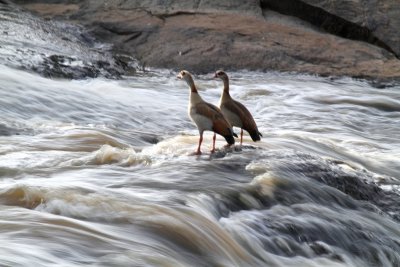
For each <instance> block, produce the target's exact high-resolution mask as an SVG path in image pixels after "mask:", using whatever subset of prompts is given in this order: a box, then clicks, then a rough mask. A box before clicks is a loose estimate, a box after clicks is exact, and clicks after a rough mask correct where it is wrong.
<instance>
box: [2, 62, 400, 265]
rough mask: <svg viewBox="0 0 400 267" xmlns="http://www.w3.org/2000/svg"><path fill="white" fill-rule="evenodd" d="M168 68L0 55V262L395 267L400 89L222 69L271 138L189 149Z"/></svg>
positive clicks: (399, 249) (201, 79)
mask: <svg viewBox="0 0 400 267" xmlns="http://www.w3.org/2000/svg"><path fill="white" fill-rule="evenodd" d="M175 76H176V73H174V72H172V71H171V72H170V71H163V70H154V71H152V72H149V73H146V74H141V75H138V76H137V77H134V78H126V79H121V80H107V79H104V78H97V79H88V80H55V79H47V78H43V77H40V76H38V75H36V74H31V73H28V72H25V71H21V70H15V69H13V68H9V67H5V66H0V81H1V83H0V213H1V215H0V239H1V242H0V251H1V253H0V266H296V267H298V266H400V254H399V253H400V223H399V219H400V208H399V203H400V202H399V201H400V197H399V185H400V134H399V132H400V87H391V88H386V89H375V88H372V87H371V86H369V85H368V83H365V82H362V81H355V80H352V79H338V80H332V79H324V78H316V77H312V76H299V75H289V74H277V73H256V72H237V73H230V76H231V94H232V96H233V97H235V98H236V99H237V100H239V101H241V102H242V103H244V104H245V105H246V106H247V107H248V108H249V109H250V110H251V112H252V113H253V115H254V117H255V120H256V121H257V123H258V125H259V129H260V131H261V133H262V134H263V136H264V138H263V139H262V141H261V142H258V143H253V142H251V140H250V138H249V137H248V136H246V137H245V144H244V146H243V147H241V148H240V147H239V146H235V147H234V148H233V149H222V147H223V145H224V142H223V138H221V137H218V138H217V146H218V147H219V148H220V149H219V151H217V153H215V154H213V155H210V154H209V153H204V154H203V155H202V156H199V157H197V156H191V155H190V153H191V152H193V151H195V149H196V146H197V141H198V133H197V130H196V128H195V126H194V125H193V124H192V123H191V122H190V120H189V118H188V116H187V104H188V97H189V90H188V88H187V86H186V84H185V83H184V82H182V81H179V80H176V78H175ZM209 77H211V74H210V76H195V79H196V82H197V84H198V87H199V88H200V93H201V95H202V96H203V97H204V98H205V99H206V100H207V101H209V102H212V103H218V99H219V96H220V93H221V89H222V84H221V82H220V81H215V80H211V79H209ZM236 132H239V131H238V129H236ZM210 147H211V133H208V134H207V135H206V138H205V141H204V143H203V147H202V149H203V151H207V150H208V149H209V148H210Z"/></svg>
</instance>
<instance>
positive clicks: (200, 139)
mask: <svg viewBox="0 0 400 267" xmlns="http://www.w3.org/2000/svg"><path fill="white" fill-rule="evenodd" d="M202 142H203V132H201V133H200V138H199V146H198V147H197V151H196V155H201V151H200V147H201V143H202Z"/></svg>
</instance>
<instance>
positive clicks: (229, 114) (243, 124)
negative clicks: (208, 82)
mask: <svg viewBox="0 0 400 267" xmlns="http://www.w3.org/2000/svg"><path fill="white" fill-rule="evenodd" d="M214 78H220V79H221V80H222V81H223V82H224V91H223V93H222V95H221V99H220V101H219V108H220V109H221V111H222V113H223V114H224V116H225V117H226V118H227V119H228V121H229V123H230V124H231V125H232V126H235V127H239V128H241V131H240V144H242V143H243V129H244V130H246V131H247V132H249V134H250V136H251V139H253V141H254V142H256V141H260V139H261V138H260V136H262V135H261V133H260V132H259V131H258V128H257V124H256V122H255V121H254V119H253V116H251V113H250V111H249V110H248V109H247V108H246V107H245V106H244V105H243V104H242V103H239V102H238V101H235V100H234V99H233V98H232V97H231V96H230V94H229V78H228V75H227V74H226V73H225V72H224V71H222V70H219V71H217V72H215V75H214Z"/></svg>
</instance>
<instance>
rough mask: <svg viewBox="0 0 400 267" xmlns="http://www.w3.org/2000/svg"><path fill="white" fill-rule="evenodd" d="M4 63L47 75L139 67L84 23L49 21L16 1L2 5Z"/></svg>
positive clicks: (113, 73)
mask: <svg viewBox="0 0 400 267" xmlns="http://www.w3.org/2000/svg"><path fill="white" fill-rule="evenodd" d="M0 7H1V8H0V15H1V18H0V22H1V23H0V37H1V38H0V63H1V64H5V65H8V66H12V67H16V68H20V69H26V70H32V71H35V72H38V73H40V74H41V75H43V76H46V77H53V78H68V79H82V78H88V77H98V76H103V77H107V78H118V77H120V76H121V75H123V74H126V73H127V72H128V71H130V72H131V73H132V69H133V70H134V69H135V66H134V65H131V62H128V61H127V60H126V58H131V59H132V60H131V61H132V62H133V58H132V57H130V56H126V57H125V59H124V60H121V59H120V58H121V56H120V55H119V54H115V53H111V52H110V51H109V49H108V47H107V46H104V45H100V44H99V42H97V41H96V40H95V38H94V37H93V36H91V35H90V34H89V33H87V32H86V30H85V29H83V28H82V27H80V26H77V25H73V24H69V23H65V22H58V21H45V20H43V19H41V18H38V17H36V16H34V15H31V14H29V13H27V12H23V11H22V10H21V9H20V8H18V7H17V6H15V5H13V4H7V5H1V6H0Z"/></svg>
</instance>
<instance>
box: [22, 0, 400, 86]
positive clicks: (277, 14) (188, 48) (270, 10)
mask: <svg viewBox="0 0 400 267" xmlns="http://www.w3.org/2000/svg"><path fill="white" fill-rule="evenodd" d="M16 2H17V3H20V4H23V5H24V7H26V8H27V9H30V10H32V11H34V12H36V13H38V14H41V15H42V16H44V17H46V18H59V19H67V20H69V21H75V22H77V23H79V24H83V25H84V26H86V27H88V29H90V31H91V33H93V34H94V36H95V37H96V38H98V39H99V40H100V41H103V42H107V43H111V44H112V45H113V50H114V52H117V53H128V54H131V55H133V56H134V57H136V58H138V59H139V60H140V62H141V64H143V65H144V66H151V67H164V68H173V69H182V68H185V69H189V70H191V71H194V72H203V73H205V72H211V71H214V70H215V69H216V68H224V69H227V70H236V69H249V70H279V71H295V72H305V73H314V74H319V75H334V76H342V75H349V76H353V77H359V78H368V79H378V80H380V81H391V80H398V79H399V78H400V61H399V60H398V58H397V57H398V55H399V53H400V49H399V42H398V41H399V37H398V34H397V33H396V29H398V27H397V25H398V24H399V23H400V16H399V15H400V11H399V8H398V6H399V4H398V3H394V2H395V1H392V0H385V1H379V2H378V1H369V2H368V3H364V2H365V1H351V2H349V1H339V2H340V3H339V2H337V1H336V2H335V3H334V4H333V3H332V1H317V0H315V1H312V0H311V1H275V0H263V1H261V2H259V1H255V0H248V1H218V2H217V3H215V2H214V1H183V0H171V1H163V2H160V1H103V0H100V1H94V0H86V1H62V0H59V1H54V0H53V1H51V0H37V1H24V0H19V1H16Z"/></svg>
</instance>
